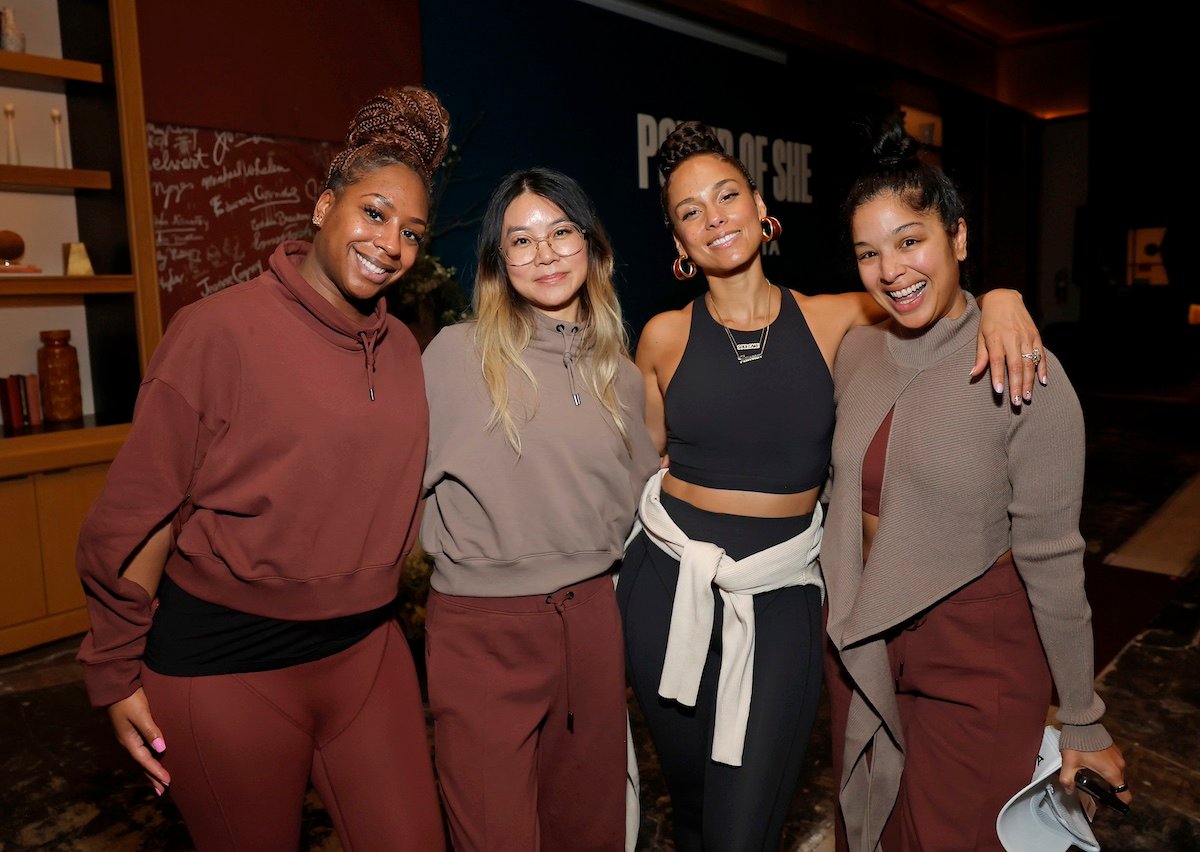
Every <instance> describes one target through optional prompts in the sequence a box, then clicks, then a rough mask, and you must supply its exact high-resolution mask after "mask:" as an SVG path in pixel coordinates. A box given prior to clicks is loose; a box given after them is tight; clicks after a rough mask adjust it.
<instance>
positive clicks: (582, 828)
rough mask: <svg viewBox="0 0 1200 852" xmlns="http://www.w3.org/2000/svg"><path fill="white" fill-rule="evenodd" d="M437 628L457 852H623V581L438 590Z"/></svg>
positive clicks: (431, 611)
mask: <svg viewBox="0 0 1200 852" xmlns="http://www.w3.org/2000/svg"><path fill="white" fill-rule="evenodd" d="M425 629H426V639H425V655H426V672H427V676H428V679H429V708H430V711H431V712H432V714H433V720H434V757H435V762H436V765H437V772H438V781H439V783H440V785H441V791H442V801H443V803H444V804H445V807H446V813H447V817H448V819H449V824H450V838H451V842H452V845H453V847H454V849H455V850H456V852H476V851H477V850H487V852H501V850H512V852H539V850H545V852H567V850H569V852H591V850H595V852H621V850H623V849H624V845H625V768H626V759H625V758H626V740H625V735H626V729H627V725H626V720H627V708H626V703H625V672H624V656H623V650H622V646H621V627H620V616H619V615H618V614H617V607H616V602H615V600H614V596H613V583H612V578H611V576H609V575H608V574H604V575H601V576H599V577H595V578H593V579H591V580H587V581H585V582H582V583H578V584H576V585H573V586H568V587H567V588H564V589H560V590H558V591H556V592H554V593H553V594H548V595H534V596H529V597H514V598H482V597H465V596H460V595H444V594H441V593H439V592H437V591H436V590H435V591H432V592H430V595H429V603H428V609H427V616H426V627H425Z"/></svg>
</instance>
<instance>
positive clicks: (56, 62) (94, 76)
mask: <svg viewBox="0 0 1200 852" xmlns="http://www.w3.org/2000/svg"><path fill="white" fill-rule="evenodd" d="M5 72H8V73H11V74H29V75H32V76H36V77H49V78H51V79H53V80H79V81H81V82H84V83H102V82H104V69H103V67H102V66H101V65H99V64H98V63H96V62H80V61H78V60H75V59H59V58H58V57H55V56H37V55H35V54H32V53H11V52H9V51H6V50H0V74H4V73H5ZM0 79H3V77H0Z"/></svg>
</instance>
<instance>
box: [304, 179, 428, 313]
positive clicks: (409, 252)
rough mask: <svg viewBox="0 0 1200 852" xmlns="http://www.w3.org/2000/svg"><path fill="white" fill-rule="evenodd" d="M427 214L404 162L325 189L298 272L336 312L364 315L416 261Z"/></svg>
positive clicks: (420, 187) (419, 185) (424, 198)
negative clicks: (309, 246)
mask: <svg viewBox="0 0 1200 852" xmlns="http://www.w3.org/2000/svg"><path fill="white" fill-rule="evenodd" d="M428 216H429V197H428V195H427V194H426V191H425V184H424V182H423V181H422V180H421V178H420V177H419V176H418V175H417V173H416V172H414V171H413V170H412V169H410V168H408V167H407V166H403V165H399V164H396V165H388V166H384V167H382V168H380V169H376V170H375V171H373V172H368V173H366V174H365V175H364V176H363V177H362V178H361V179H360V180H359V181H358V182H356V183H351V184H348V185H346V186H344V187H342V189H341V190H340V191H338V192H336V193H335V192H334V191H333V190H329V189H327V190H325V191H324V192H322V193H321V196H320V198H318V199H317V205H316V209H315V214H314V217H315V219H316V220H317V221H319V222H320V223H321V226H320V230H319V231H318V232H317V234H316V236H315V237H314V238H313V248H312V251H311V252H309V254H308V256H307V257H305V259H304V261H303V263H302V264H301V266H300V272H301V273H302V274H303V275H304V277H305V279H307V280H308V282H309V283H310V284H311V285H312V286H313V287H314V288H315V289H316V290H317V292H318V293H320V294H321V295H322V296H324V297H325V299H326V300H328V301H329V303H330V304H332V305H333V306H334V307H335V308H337V309H338V310H340V311H341V312H342V313H344V314H346V315H347V316H349V317H351V318H353V319H359V318H362V317H365V316H369V315H370V314H371V312H372V311H374V309H375V303H376V301H378V299H379V296H380V294H381V293H382V292H383V291H384V290H385V289H386V288H387V287H389V286H390V285H392V284H394V283H395V282H396V281H397V280H398V279H399V278H400V276H401V275H403V274H404V273H405V272H407V271H408V270H409V269H410V268H411V267H412V265H413V263H414V262H415V261H416V259H417V251H418V249H419V248H420V246H421V241H422V240H423V239H424V237H425V228H426V226H427V222H426V220H427V218H428Z"/></svg>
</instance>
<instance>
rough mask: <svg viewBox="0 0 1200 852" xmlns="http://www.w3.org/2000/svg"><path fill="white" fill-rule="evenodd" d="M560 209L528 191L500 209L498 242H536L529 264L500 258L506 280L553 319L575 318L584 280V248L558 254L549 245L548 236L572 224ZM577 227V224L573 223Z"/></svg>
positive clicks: (585, 262)
mask: <svg viewBox="0 0 1200 852" xmlns="http://www.w3.org/2000/svg"><path fill="white" fill-rule="evenodd" d="M573 224H574V223H572V222H571V219H570V218H569V217H568V216H567V214H566V213H564V212H563V209H562V208H561V207H559V206H558V205H557V204H555V203H554V202H553V201H551V200H550V199H548V198H545V197H543V196H541V195H536V194H534V193H532V192H524V193H522V194H521V195H518V196H517V197H516V198H514V199H513V200H512V202H511V203H510V204H509V205H508V208H507V209H506V210H505V211H504V223H503V225H502V227H501V233H500V244H501V245H502V246H511V245H514V244H519V243H521V242H524V241H526V240H527V241H529V242H536V243H537V251H536V253H535V255H534V258H533V260H532V261H531V262H530V263H526V264H522V265H520V266H514V265H513V264H511V263H509V262H508V260H507V259H504V258H503V255H502V259H504V269H505V272H506V273H507V274H508V280H509V283H511V284H512V286H513V289H514V290H516V291H517V292H518V293H519V294H520V295H521V298H523V299H524V300H525V301H526V302H528V303H529V304H530V305H532V306H533V307H535V308H537V309H538V310H539V311H541V312H542V313H544V314H546V315H547V316H550V317H553V318H554V319H560V320H565V321H567V322H575V321H576V320H578V319H579V303H580V300H581V298H582V293H581V290H582V289H583V286H584V283H585V282H586V281H587V274H588V247H587V244H586V242H585V243H584V246H583V248H582V249H581V250H580V251H579V252H577V253H576V254H573V255H570V256H569V257H561V256H560V255H558V254H556V253H555V252H554V250H553V249H552V248H551V247H550V239H549V238H551V237H552V236H554V235H555V233H556V232H557V231H558V230H559V229H561V228H562V227H563V226H568V225H573ZM576 227H578V226H576Z"/></svg>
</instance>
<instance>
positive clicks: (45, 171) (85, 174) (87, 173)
mask: <svg viewBox="0 0 1200 852" xmlns="http://www.w3.org/2000/svg"><path fill="white" fill-rule="evenodd" d="M0 189H7V190H17V191H19V192H21V191H30V190H32V191H38V190H46V189H63V190H68V189H112V175H110V174H109V173H108V172H102V171H98V170H96V169H52V168H48V167H46V166H9V165H0Z"/></svg>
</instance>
